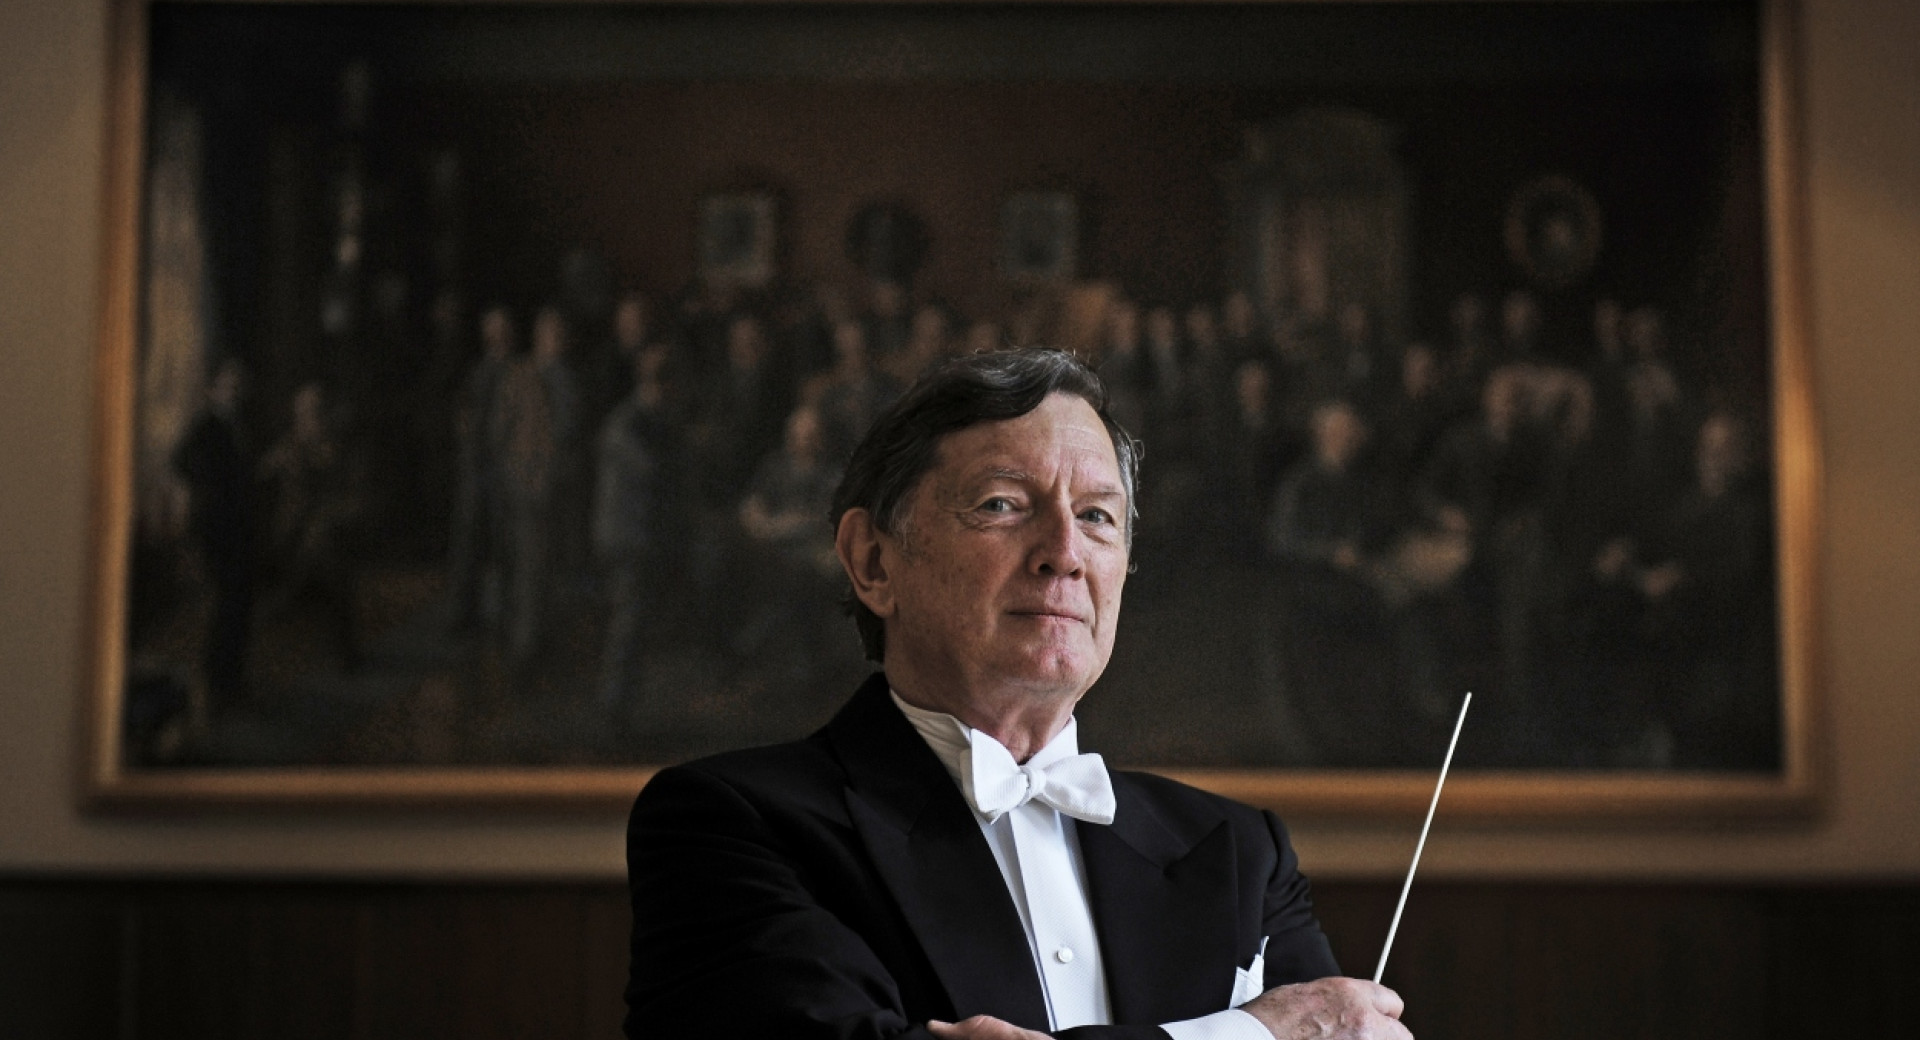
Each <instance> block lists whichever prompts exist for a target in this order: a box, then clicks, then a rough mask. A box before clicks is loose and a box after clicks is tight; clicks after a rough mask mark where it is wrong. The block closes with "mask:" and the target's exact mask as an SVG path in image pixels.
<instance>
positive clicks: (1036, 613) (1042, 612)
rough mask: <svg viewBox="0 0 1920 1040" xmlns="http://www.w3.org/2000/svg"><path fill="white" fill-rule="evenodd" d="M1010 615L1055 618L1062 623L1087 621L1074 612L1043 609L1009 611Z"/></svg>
mask: <svg viewBox="0 0 1920 1040" xmlns="http://www.w3.org/2000/svg"><path fill="white" fill-rule="evenodd" d="M1008 613H1010V614H1012V615H1013V616H1015V617H1030V618H1055V619H1058V620H1060V621H1085V620H1086V619H1085V618H1083V617H1081V616H1080V615H1079V614H1076V613H1074V612H1072V611H1067V610H1048V609H1045V608H1041V609H1039V610H1012V611H1008Z"/></svg>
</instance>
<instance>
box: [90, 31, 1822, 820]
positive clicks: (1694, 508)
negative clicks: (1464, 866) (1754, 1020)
mask: <svg viewBox="0 0 1920 1040" xmlns="http://www.w3.org/2000/svg"><path fill="white" fill-rule="evenodd" d="M1792 29H1793V20H1792V12H1791V9H1790V7H1788V6H1787V5H1785V4H1776V3H1761V2H1734V0H1728V2H1701V3H1692V2H1687V3H1679V2H1647V3H1632V4H1617V3H1598V4H1588V3H1580V2H1569V3H1555V4H1532V3H1525V4H1523V3H1469V4H1462V3H1437V2H1436V3H1401V4H1375V3H1351V4H1348V3H1332V4H1327V3H1300V4H1293V3H1225V4H1214V3H1206V4H1198V3H1196V4H1170V5H1155V4H1138V5H1135V4H1127V5H1111V6H1109V5H1081V4H1064V3H1063V4H1051V3H1023V4H1012V5H985V4H982V5H973V4H958V5H922V4H898V5H894V4H871V5H857V6H855V7H845V6H827V5H807V4H800V5H761V4H748V5H723V4H712V5H708V4H669V5H646V4H624V5H603V4H565V3H563V4H551V3H539V4H527V5H524V6H516V5H496V4H484V5H482V4H474V5H464V4H447V3H430V4H418V5H382V4H344V5H310V4H303V3H260V4H248V3H167V2H152V3H147V2H141V0H124V2H122V3H121V4H119V5H118V7H117V9H116V20H115V30H114V32H115V36H114V50H113V54H114V60H115V66H114V68H115V71H114V78H113V81H112V82H113V95H112V106H111V111H112V127H111V136H110V147H111V155H110V180H109V183H108V185H107V190H106V198H107V225H108V228H109V231H110V233H109V237H108V243H107V250H106V272H105V278H104V311H103V315H104V316H103V321H102V329H103V333H102V340H101V346H100V359H99V373H100V376H99V390H98V401H99V405H98V407H99V417H100V422H99V438H98V444H99V448H98V496H97V501H98V510H97V541H96V545H97V553H96V556H95V565H96V566H95V574H96V580H95V591H96V599H95V607H96V610H95V614H94V621H95V624H94V632H93V644H92V646H93V660H94V663H95V667H94V668H93V670H92V674H91V677H90V679H89V685H88V689H87V691H86V703H87V706H88V718H89V727H90V729H89V733H90V739H89V742H88V743H89V760H88V763H87V767H86V770H85V776H86V785H85V788H86V795H87V798H88V801H89V804H92V805H95V806H100V807H106V808H129V807H132V808H138V807H167V808H174V809H178V808H181V807H183V806H184V807H193V806H212V805H235V804H240V805H244V804H252V803H288V804H340V803H355V804H371V803H397V804H422V803H434V804H446V803H462V802H470V803H482V804H499V803H506V802H519V803H530V804H534V805H538V806H549V807H554V808H559V807H564V806H600V807H611V806H615V805H621V804H624V803H625V802H626V801H627V799H629V798H630V797H631V796H632V795H633V793H634V792H635V791H636V790H637V789H638V788H639V787H640V786H641V784H642V783H643V782H644V781H645V779H646V777H647V776H648V775H649V774H650V772H651V771H652V770H653V769H655V768H657V767H658V766H659V765H661V764H663V763H670V762H675V761H680V760H684V759H686V758H689V757H692V756H696V755H701V754H705V753H709V752H714V751H719V750H722V749H725V748H729V747H735V746H741V745H746V744H753V743H762V742H769V741H776V740H782V739H787V738H792V737H796V736H799V735H803V734H805V733H807V732H809V731H810V730H812V729H813V728H814V727H817V726H818V725H820V724H821V723H822V722H823V721H824V720H825V719H826V718H828V717H829V715H830V714H831V713H832V712H833V711H834V710H835V708H836V706H837V705H838V704H839V703H840V702H841V701H842V700H843V699H844V698H845V697H846V696H847V695H848V694H849V693H850V692H851V691H852V689H853V688H854V686H855V685H856V684H857V682H858V681H859V680H860V678H861V677H862V676H863V675H864V674H865V673H866V672H867V671H868V670H869V669H870V668H871V667H872V665H871V664H870V663H869V662H866V661H864V660H862V658H861V655H860V652H859V642H858V640H857V638H856V636H855V632H854V629H853V626H852V624H851V623H850V622H849V621H848V619H847V618H846V617H845V616H844V614H843V613H842V610H841V607H840V604H841V601H842V597H843V595H844V583H843V580H842V578H841V576H840V573H839V571H838V568H837V565H836V563H835V560H834V558H833V555H832V552H831V545H830V532H829V530H828V529H827V525H826V522H825V519H824V516H825V509H826V502H827V499H828V496H829V495H830V493H831V490H832V488H833V486H834V483H835V481H836V480H837V478H838V471H839V466H840V462H841V460H842V459H843V458H844V457H845V454H846V452H847V451H848V450H849V448H850V446H851V445H852V444H853V443H854V442H855V441H856V440H857V439H858V438H859V437H860V435H861V433H862V431H863V430H864V429H865V427H866V425H867V424H868V423H869V422H870V421H871V420H872V418H873V417H874V416H875V415H876V414H877V413H878V412H879V411H880V410H881V409H883V408H885V407H886V406H887V404H888V403H889V402H890V401H891V400H892V399H893V398H894V397H895V395H897V394H898V393H899V392H900V390H901V389H902V388H903V387H904V386H905V385H907V384H908V383H909V382H911V381H912V380H913V379H914V378H915V377H916V375H917V374H919V373H920V372H922V371H924V370H925V369H926V368H927V366H929V365H931V364H935V363H937V362H938V361H939V360H940V359H942V358H944V357H947V356H950V355H952V354H954V353H958V352H964V351H973V350H981V349H993V348H995V347H998V346H1003V345H1006V344H1009V343H1011V344H1018V345H1030V344H1046V345H1053V346H1057V347H1060V348H1062V349H1067V350H1072V351H1075V352H1078V353H1080V354H1081V355H1082V356H1084V357H1085V358H1086V359H1087V360H1089V361H1090V362H1091V363H1093V364H1095V365H1096V366H1098V368H1099V370H1100V372H1101V373H1102V375H1103V376H1104V378H1105V380H1106V381H1107V383H1108V385H1109V387H1110V388H1111V391H1112V394H1113V407H1114V410H1115V412H1116V414H1117V415H1118V416H1119V417H1120V418H1121V420H1122V421H1123V422H1124V423H1125V424H1126V425H1127V426H1128V428H1129V429H1131V430H1132V431H1133V433H1134V434H1135V435H1136V436H1138V437H1139V438H1140V439H1141V441H1142V442H1143V443H1144V445H1145V464H1144V469H1143V471H1142V474H1143V475H1142V484H1141V487H1140V489H1139V502H1138V505H1139V509H1140V518H1139V523H1138V528H1137V532H1136V537H1135V540H1134V555H1135V565H1136V566H1135V571H1134V573H1133V574H1132V576H1131V578H1130V579H1129V581H1128V589H1127V593H1126V610H1125V616H1124V619H1123V621H1122V622H1121V626H1120V634H1119V640H1118V647H1117V649H1116V651H1115V654H1114V658H1113V661H1112V662H1111V665H1110V667H1109V668H1108V669H1107V671H1106V673H1105V674H1104V676H1103V677H1102V678H1101V680H1100V682H1099V683H1098V684H1097V685H1096V686H1095V687H1094V689H1093V690H1092V692H1091V693H1090V694H1089V695H1088V697H1087V699H1086V700H1085V701H1084V702H1083V704H1082V707H1081V710H1080V718H1081V724H1082V732H1083V738H1084V740H1085V742H1086V743H1087V744H1088V745H1089V746H1091V747H1093V748H1096V749H1099V750H1101V751H1102V752H1104V753H1105V754H1106V756H1107V757H1108V759H1109V760H1110V761H1114V762H1116V763H1118V764H1121V765H1125V766H1129V767H1138V768H1146V769H1153V770H1159V771H1163V772H1166V773H1169V774H1173V775H1177V776H1180V777H1182V778H1185V779H1189V780H1193V781H1195V782H1198V783H1200V784H1202V785H1204V786H1208V787H1211V788H1213V789H1216V790H1219V791H1222V792H1225V793H1227V794H1230V795H1234V796H1237V797H1240V798H1244V799H1248V800H1251V801H1253V802H1257V803H1260V804H1265V805H1271V806H1275V807H1280V808H1284V809H1286V810H1287V811H1288V812H1290V813H1293V814H1295V815H1301V814H1309V815H1310V814H1313V813H1333V814H1351V813H1381V812H1403V811H1404V812H1410V811H1412V810H1413V809H1414V808H1416V807H1417V806H1418V805H1420V804H1422V800H1423V799H1424V797H1425V795H1426V792H1427V791H1429V790H1430V786H1429V785H1430V783H1431V777H1432V771H1433V770H1434V768H1435V767H1437V765H1438V763H1439V758H1440V754H1441V752H1442V750H1443V748H1444V745H1445V738H1446V735H1447V729H1448V727H1449V726H1450V724H1451V722H1452V718H1453V713H1454V711H1455V709H1456V708H1457V706H1458V704H1459V703H1460V700H1461V698H1462V696H1463V694H1464V693H1465V692H1466V691H1468V690H1471V691H1473V692H1474V693H1475V695H1476V696H1475V709H1474V716H1473V717H1472V718H1470V719H1469V720H1468V722H1467V726H1466V730H1465V733H1464V735H1463V736H1462V738H1461V745H1460V752H1459V757H1458V761H1457V762H1456V773H1455V776H1456V779H1455V781H1454V783H1453V784H1451V785H1450V787H1449V790H1448V796H1447V801H1448V805H1449V808H1450V810H1451V811H1454V812H1457V813H1462V814H1480V815H1486V816H1503V815H1509V816H1510V815H1523V816H1549V817H1553V816H1558V817H1575V816H1588V815H1614V816H1663V815H1664V816H1676V815H1677V816H1689V815H1701V814H1707V815H1712V814H1750V815H1777V814H1781V813H1793V812H1804V811H1806V810H1808V809H1809V808H1810V807H1812V806H1813V805H1814V804H1815V803H1816V801H1817V797H1816V796H1817V793H1818V783H1817V777H1818V770H1817V769H1816V761H1815V759H1816V755H1815V751H1816V748H1817V746H1818V745H1817V739H1816V738H1817V732H1816V725H1815V723H1816V718H1817V712H1816V705H1817V698H1816V696H1815V690H1814V676H1815V674H1816V672H1815V662H1814V636H1813V633H1814V632H1815V629H1816V627H1817V625H1816V620H1817V619H1816V616H1815V603H1814V598H1813V589H1814V587H1815V579H1814V573H1813V569H1814V566H1815V560H1816V555H1817V554H1816V552H1815V549H1814V547H1815V533H1814V526H1815V523H1816V520H1817V517H1816V502H1817V500H1818V488H1817V482H1818V459H1819V451H1818V447H1817V444H1816V433H1817V425H1816V422H1815V418H1814V416H1813V414H1812V411H1811V403H1810V402H1811V395H1810V392H1809V387H1808V361H1807V355H1806V349H1807V348H1806V343H1805V336H1804V328H1803V323H1804V317H1803V311H1804V290H1803V287H1802V277H1801V273H1800V264H1801V263H1802V246H1801V243H1800V237H1799V236H1800V216H1799V211H1800V206H1801V200H1800V192H1799V186H1798V181H1797V178H1798V176H1799V155H1798V150H1797V144H1796V139H1797V138H1796V134H1797V131H1796V122H1795V114H1796V113H1795V87H1794V72H1795V59H1794V55H1793V47H1792Z"/></svg>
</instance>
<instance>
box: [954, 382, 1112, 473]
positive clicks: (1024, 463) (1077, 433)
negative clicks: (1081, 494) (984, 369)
mask: <svg viewBox="0 0 1920 1040" xmlns="http://www.w3.org/2000/svg"><path fill="white" fill-rule="evenodd" d="M935 459H936V461H935V471H936V472H937V473H938V474H939V475H940V477H941V479H942V480H943V482H955V481H957V482H962V483H971V482H975V481H979V480H986V479H993V478H995V477H1003V478H1009V479H1018V478H1020V477H1031V476H1037V475H1038V470H1039V469H1040V468H1042V467H1044V468H1045V469H1048V470H1052V469H1055V468H1057V467H1059V466H1061V465H1063V464H1064V465H1067V466H1072V467H1074V468H1076V469H1080V468H1084V467H1087V466H1093V467H1096V468H1097V469H1099V470H1102V471H1104V472H1103V473H1101V474H1100V476H1104V477H1107V478H1109V479H1111V481H1112V483H1113V484H1114V486H1115V487H1116V488H1118V487H1119V483H1120V462H1119V457H1118V455H1117V454H1116V453H1115V451H1114V445H1113V436H1112V434H1110V433H1108V431H1107V427H1106V424H1104V423H1103V422H1101V421H1100V417H1099V415H1098V414H1097V413H1096V412H1095V411H1094V410H1093V406H1092V405H1090V404H1088V403H1087V402H1086V401H1085V400H1083V399H1081V398H1079V397H1074V396H1070V395H1066V394H1055V395H1053V396H1052V397H1049V398H1048V399H1047V400H1045V401H1043V402H1041V404H1040V405H1039V406H1038V407H1036V408H1035V409H1034V410H1033V411H1030V412H1028V413H1026V414H1025V415H1020V416H1016V417H1014V418H1012V419H998V420H993V421H989V422H983V423H977V424H975V425H973V426H969V427H966V428H964V429H960V430H955V431H954V432H952V433H949V434H947V435H946V436H944V437H942V438H940V443H939V445H938V448H937V454H936V456H935Z"/></svg>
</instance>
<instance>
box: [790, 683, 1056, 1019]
mask: <svg viewBox="0 0 1920 1040" xmlns="http://www.w3.org/2000/svg"><path fill="white" fill-rule="evenodd" d="M827 734H828V737H829V739H830V740H831V741H832V743H833V747H834V750H835V753H836V754H837V755H838V756H839V758H840V761H841V763H842V764H843V765H844V766H845V768H846V771H847V778H848V791H847V811H848V813H849V814H850V816H851V818H852V820H853V825H854V829H855V830H857V831H858V832H859V834H860V838H861V841H862V842H864V843H865V845H866V848H867V854H868V855H869V856H870V857H872V860H873V864H874V867H875V869H877V870H878V871H879V873H880V877H881V879H882V880H883V881H884V883H885V884H886V886H887V889H888V891H889V892H891V893H892V895H893V898H894V901H895V902H896V903H897V904H898V905H899V907H900V910H901V912H902V914H904V915H905V917H906V919H907V923H908V925H909V926H910V927H911V928H912V929H913V932H914V935H915V936H916V937H917V938H918V939H919V941H920V946H921V948H922V949H923V950H924V951H925V952H926V955H927V959H928V960H929V961H930V962H931V963H932V964H933V969H934V972H935V973H936V974H937V975H939V977H940V982H941V985H942V986H944V987H945V989H946V991H947V995H948V997H949V998H950V999H951V1000H952V1002H953V1010H954V1014H955V1015H956V1016H957V1018H967V1017H969V1016H972V1015H992V1016H994V1017H996V1018H1001V1019H1005V1020H1006V1021H1008V1022H1012V1023H1014V1024H1015V1025H1019V1026H1024V1027H1026V1028H1029V1029H1041V1030H1044V1029H1046V1028H1047V1026H1048V1022H1047V1006H1046V997H1045V996H1044V994H1042V992H1041V989H1040V979H1039V976H1038V974H1037V973H1036V972H1035V970H1034V966H1033V954H1032V952H1031V951H1029V950H1028V948H1027V937H1026V931H1025V929H1023V928H1022V927H1021V925H1020V916H1019V911H1017V910H1016V909H1015V908H1014V905H1013V897H1012V895H1011V894H1009V893H1008V892H1007V885H1006V882H1005V880H1004V879H1002V878H1001V876H1000V868H999V866H998V865H996V864H995V863H994V859H993V852H992V850H991V849H989V848H988V847H987V842H986V838H985V837H984V836H983V835H982V834H981V833H980V825H979V823H978V822H977V821H976V820H975V818H974V815H973V811H972V810H971V809H969V808H967V803H966V801H965V800H964V799H963V798H962V797H961V795H960V790H959V788H958V787H957V786H955V785H954V782H953V778H952V777H950V776H948V775H947V772H946V770H945V769H944V768H942V767H941V765H940V760H939V759H938V758H936V757H934V754H933V751H932V750H931V749H929V748H928V747H927V745H926V742H925V741H924V740H923V739H921V737H920V734H918V733H916V732H915V731H914V729H913V725H912V724H911V723H909V722H908V721H907V720H906V718H905V716H903V715H901V714H900V711H899V709H898V708H896V707H894V705H893V703H892V701H891V699H890V698H889V697H888V696H887V683H886V679H885V677H884V676H881V675H875V676H874V677H873V678H871V679H869V680H868V681H867V683H866V685H864V686H862V687H861V689H860V692H859V693H857V694H855V695H854V698H853V700H852V701H851V702H849V703H848V705H847V706H846V708H844V709H843V710H842V711H841V712H840V714H839V715H838V716H836V717H835V718H834V720H833V722H831V723H829V724H828V727H827Z"/></svg>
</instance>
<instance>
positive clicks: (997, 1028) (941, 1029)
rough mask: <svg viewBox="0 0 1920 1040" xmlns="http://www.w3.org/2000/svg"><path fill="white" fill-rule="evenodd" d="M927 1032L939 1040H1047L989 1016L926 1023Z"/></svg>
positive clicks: (1043, 1036) (1044, 1036) (1032, 1032)
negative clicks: (961, 1020)
mask: <svg viewBox="0 0 1920 1040" xmlns="http://www.w3.org/2000/svg"><path fill="white" fill-rule="evenodd" d="M927 1032H929V1033H932V1034H933V1035H934V1036H937V1037H939V1038H940V1040H1047V1038H1046V1034H1044V1033H1036V1032H1034V1031H1032V1030H1030V1029H1022V1028H1020V1027H1019V1026H1016V1025H1014V1024H1013V1023H1011V1022H1003V1021H1001V1020H1000V1019H997V1018H994V1017H993V1016H991V1015H975V1016H973V1017H972V1018H969V1019H967V1020H966V1021H964V1022H942V1021H940V1020H938V1019H934V1020H932V1021H930V1022H928V1023H927Z"/></svg>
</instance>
